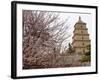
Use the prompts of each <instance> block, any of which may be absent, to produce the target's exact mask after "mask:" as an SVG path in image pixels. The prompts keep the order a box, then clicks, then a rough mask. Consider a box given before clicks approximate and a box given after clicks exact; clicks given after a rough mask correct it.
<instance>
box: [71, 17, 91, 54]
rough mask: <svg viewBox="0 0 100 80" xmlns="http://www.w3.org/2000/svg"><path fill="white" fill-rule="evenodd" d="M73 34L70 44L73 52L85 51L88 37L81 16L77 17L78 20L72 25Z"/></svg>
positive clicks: (88, 42) (88, 40) (88, 41)
mask: <svg viewBox="0 0 100 80" xmlns="http://www.w3.org/2000/svg"><path fill="white" fill-rule="evenodd" d="M73 34H74V35H73V37H72V39H73V42H72V46H73V49H74V50H75V53H81V54H83V53H85V52H86V51H87V46H88V45H90V38H89V34H88V29H87V28H86V23H85V22H83V21H82V20H81V17H79V20H78V22H77V23H76V24H75V25H74V31H73Z"/></svg>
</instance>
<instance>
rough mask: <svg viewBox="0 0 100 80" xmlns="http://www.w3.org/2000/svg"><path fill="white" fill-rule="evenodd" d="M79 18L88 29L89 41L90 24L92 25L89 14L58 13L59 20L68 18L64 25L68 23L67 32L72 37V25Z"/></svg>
mask: <svg viewBox="0 0 100 80" xmlns="http://www.w3.org/2000/svg"><path fill="white" fill-rule="evenodd" d="M65 16H66V17H65ZM79 16H81V20H82V21H83V22H85V23H86V27H87V28H88V33H89V34H90V36H89V37H90V39H91V29H92V27H91V23H92V21H91V20H92V19H91V14H84V13H83V14H81V13H77V14H76V13H60V17H61V18H63V19H64V18H65V19H66V18H68V21H66V23H68V25H69V27H70V30H69V32H70V33H71V34H72V36H73V30H74V25H75V23H76V22H77V21H78V20H79ZM70 41H72V37H71V38H70Z"/></svg>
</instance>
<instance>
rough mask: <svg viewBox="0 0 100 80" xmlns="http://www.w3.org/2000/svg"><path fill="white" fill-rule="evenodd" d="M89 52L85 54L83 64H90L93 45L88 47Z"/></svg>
mask: <svg viewBox="0 0 100 80" xmlns="http://www.w3.org/2000/svg"><path fill="white" fill-rule="evenodd" d="M86 49H87V50H88V52H85V53H84V55H83V56H82V59H81V62H88V61H89V62H90V61H91V45H88V46H86Z"/></svg>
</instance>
